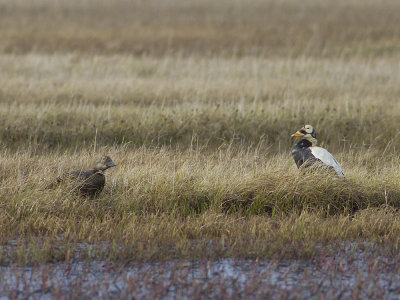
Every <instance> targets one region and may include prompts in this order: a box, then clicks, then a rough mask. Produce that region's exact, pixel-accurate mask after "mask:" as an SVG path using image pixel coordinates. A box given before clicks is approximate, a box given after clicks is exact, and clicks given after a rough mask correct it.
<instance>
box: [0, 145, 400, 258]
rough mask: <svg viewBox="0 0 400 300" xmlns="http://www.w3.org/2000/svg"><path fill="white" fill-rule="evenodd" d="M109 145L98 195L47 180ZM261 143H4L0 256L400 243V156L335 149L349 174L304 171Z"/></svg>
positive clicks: (236, 252)
mask: <svg viewBox="0 0 400 300" xmlns="http://www.w3.org/2000/svg"><path fill="white" fill-rule="evenodd" d="M102 152H107V153H108V154H109V155H111V157H113V158H114V161H115V162H116V163H117V164H118V167H117V168H114V169H111V170H109V171H108V172H107V173H108V174H107V178H108V182H107V186H106V189H105V191H104V192H103V193H102V194H101V195H100V196H98V197H97V198H95V199H93V198H82V197H79V196H78V195H76V194H75V193H72V192H71V190H70V187H69V186H64V185H61V186H60V187H59V188H56V189H54V190H47V189H44V187H45V186H46V185H47V184H48V183H49V182H51V181H52V180H54V178H55V177H56V176H57V175H59V174H60V173H61V172H62V171H68V170H71V169H73V168H74V167H75V168H78V167H79V166H81V165H89V164H90V163H91V157H92V156H95V157H97V156H99V155H100V153H102ZM256 154H257V153H255V152H249V151H239V150H238V151H236V152H235V151H233V150H232V149H230V150H229V149H228V150H219V151H216V152H215V153H209V152H207V153H202V152H201V151H199V150H198V151H193V150H187V151H178V150H170V149H167V148H162V149H148V148H144V147H143V148H141V149H137V150H135V151H131V150H126V149H120V148H114V149H101V151H100V152H98V153H92V154H91V155H88V154H85V153H82V152H79V153H75V154H64V155H60V154H58V153H53V154H46V155H45V156H44V155H38V154H31V153H17V154H7V153H4V152H3V153H2V160H1V161H2V162H3V163H2V165H1V170H2V173H1V180H2V181H1V185H2V189H1V190H0V201H1V202H0V203H1V208H2V209H1V218H0V219H1V228H2V230H1V232H0V241H1V243H2V245H3V247H2V255H1V259H2V261H3V263H9V262H14V263H19V264H29V263H32V262H51V261H64V260H70V259H76V258H80V259H89V260H92V259H105V260H112V261H115V260H116V261H130V260H154V259H155V260H160V259H166V258H200V257H210V258H218V257H238V258H288V257H292V258H293V257H299V258H310V257H314V256H316V255H318V253H321V251H328V250H329V249H331V250H332V251H333V250H335V249H337V247H339V246H340V245H342V243H343V242H348V241H355V242H357V241H371V242H374V243H378V244H381V245H383V246H382V247H384V248H385V249H387V251H389V252H390V253H396V252H397V249H398V242H399V238H398V230H399V226H400V221H399V217H398V215H397V210H396V209H397V208H398V207H399V206H400V185H399V183H398V180H397V179H398V173H399V168H398V163H399V162H398V158H396V157H393V158H392V160H391V161H386V162H385V161H383V160H382V165H384V168H383V169H382V170H376V169H371V166H369V165H368V164H365V165H362V164H357V163H358V162H359V161H358V162H357V159H356V158H355V157H347V158H344V157H343V155H341V154H339V155H338V157H339V159H340V158H342V157H343V158H342V160H343V167H344V171H345V173H346V175H347V177H346V179H343V180H342V179H338V178H332V177H331V176H329V175H327V174H325V173H324V172H323V170H322V171H321V170H315V172H311V173H304V174H302V173H299V171H298V170H297V169H296V167H295V166H294V164H293V162H292V160H291V158H290V156H289V154H286V155H275V156H271V157H259V156H257V155H256ZM358 155H359V154H358ZM365 155H367V154H365ZM117 158H118V159H117ZM327 249H328V250H327Z"/></svg>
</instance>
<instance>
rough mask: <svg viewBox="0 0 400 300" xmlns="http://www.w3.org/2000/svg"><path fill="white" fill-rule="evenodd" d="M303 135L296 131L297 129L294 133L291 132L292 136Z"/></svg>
mask: <svg viewBox="0 0 400 300" xmlns="http://www.w3.org/2000/svg"><path fill="white" fill-rule="evenodd" d="M303 135H304V134H302V133H300V132H298V131H297V132H296V133H293V134H292V136H303Z"/></svg>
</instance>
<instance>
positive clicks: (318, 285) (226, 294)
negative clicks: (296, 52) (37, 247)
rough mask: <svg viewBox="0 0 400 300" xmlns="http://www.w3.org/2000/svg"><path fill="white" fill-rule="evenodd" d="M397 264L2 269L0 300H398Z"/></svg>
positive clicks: (384, 259) (329, 261)
mask: <svg viewBox="0 0 400 300" xmlns="http://www.w3.org/2000/svg"><path fill="white" fill-rule="evenodd" d="M399 271H400V265H399V262H398V257H395V256H385V255H376V253H375V252H372V251H369V250H357V251H354V250H353V249H352V247H351V246H348V245H347V246H345V247H343V248H342V249H341V250H340V251H338V252H337V254H336V255H333V256H321V257H318V258H314V259H313V260H281V261H276V260H247V259H239V260H235V259H232V258H225V259H219V260H205V259H204V260H202V259H198V260H192V261H190V260H167V261H164V262H152V263H148V262H147V263H131V264H129V265H121V264H111V263H105V262H101V261H92V262H71V263H58V264H45V265H40V266H36V267H35V266H34V267H10V266H3V267H0V295H1V296H0V300H3V299H4V300H5V299H11V298H17V299H25V298H30V299H55V298H61V297H62V296H65V297H67V298H82V297H85V298H87V297H96V298H132V297H135V298H141V299H142V298H143V299H154V298H161V299H174V298H179V299H192V298H216V299H227V298H234V299H235V298H244V297H248V298H259V299H261V298H271V299H299V298H300V299H301V298H302V299H317V298H320V297H323V298H324V299H326V298H354V299H399V297H400V272H399Z"/></svg>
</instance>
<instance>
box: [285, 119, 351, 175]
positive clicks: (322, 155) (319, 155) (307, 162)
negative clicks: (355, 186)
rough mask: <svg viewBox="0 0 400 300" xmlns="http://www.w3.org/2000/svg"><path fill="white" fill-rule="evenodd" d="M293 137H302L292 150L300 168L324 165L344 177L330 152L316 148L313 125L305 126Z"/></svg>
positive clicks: (315, 135)
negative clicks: (317, 164)
mask: <svg viewBox="0 0 400 300" xmlns="http://www.w3.org/2000/svg"><path fill="white" fill-rule="evenodd" d="M292 136H296V137H302V139H301V140H300V141H299V142H298V143H296V144H295V145H294V148H293V150H292V155H293V159H294V161H295V163H296V165H297V167H298V168H300V167H301V166H302V165H303V164H304V167H309V166H311V165H313V164H315V163H322V164H323V165H326V166H329V167H331V168H332V169H334V170H335V172H336V174H337V175H338V176H339V177H344V173H343V171H342V168H341V167H340V164H339V163H338V162H337V160H336V159H335V158H334V157H333V155H332V154H330V153H329V152H328V150H326V149H324V148H321V147H317V146H316V145H317V134H316V133H315V129H314V128H313V127H312V126H311V125H305V126H304V127H303V128H301V129H300V130H299V131H297V132H296V133H294V134H292Z"/></svg>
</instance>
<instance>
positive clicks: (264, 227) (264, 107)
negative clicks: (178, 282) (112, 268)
mask: <svg viewBox="0 0 400 300" xmlns="http://www.w3.org/2000/svg"><path fill="white" fill-rule="evenodd" d="M399 9H400V2H398V1H395V0H385V1H372V0H366V1H361V0H351V1H344V0H343V1H342V0H340V1H317V0H315V1H314V0H313V1H311V0H308V1H294V0H285V1H279V2H278V1H261V0H255V1H252V2H251V3H248V1H245V0H234V1H228V0H222V1H209V0H206V1H196V0H190V1H183V0H182V1H181V0H168V1H156V0H151V1H124V0H118V1H112V2H111V1H94V0H87V1H50V0H34V1H27V0H19V1H12V2H11V1H0V36H1V38H0V82H1V86H0V114H1V116H0V125H1V126H0V128H1V130H0V180H1V181H0V228H1V230H0V242H1V244H2V245H3V246H4V248H3V249H8V248H7V247H6V246H10V247H13V248H12V249H14V250H13V251H6V250H4V251H1V256H0V261H1V262H2V263H3V264H7V263H17V264H22V265H24V264H31V263H35V262H40V263H41V262H54V261H68V260H69V259H72V258H73V257H74V256H75V255H76V249H77V247H78V246H77V245H78V244H79V243H88V244H90V245H95V246H93V247H95V248H96V245H99V247H98V249H97V248H96V249H97V251H92V250H91V251H86V252H85V251H83V253H80V254H79V255H80V258H81V259H89V260H90V259H107V260H116V261H132V260H154V259H156V260H157V259H163V258H172V257H176V258H182V257H183V258H199V257H207V258H211V257H252V258H282V257H286V258H293V257H295V258H297V257H301V258H312V257H315V256H317V255H319V253H321V252H324V251H325V252H326V251H331V249H333V248H334V245H336V244H340V243H341V242H344V241H373V242H376V243H378V244H379V245H382V249H386V250H388V251H389V252H390V253H392V254H396V253H398V247H399V238H400V235H399V229H400V218H399V215H398V213H397V209H398V208H399V207H400V181H399V179H400V158H399V155H398V151H399V148H400V135H399V128H400V102H399V97H400V68H399V67H400V65H399V58H400V52H399V50H400V21H399V18H398V11H399ZM305 123H309V124H312V125H313V126H314V127H315V128H316V130H317V134H318V138H319V141H320V144H321V145H322V146H324V147H326V148H327V149H328V150H329V151H330V152H331V153H333V154H334V156H335V157H336V158H337V159H338V160H339V162H341V164H342V167H343V170H344V172H345V174H346V180H344V181H342V180H332V178H331V177H330V176H329V175H326V174H323V172H317V173H316V174H301V173H299V171H298V170H297V168H296V166H295V164H294V162H293V160H292V157H291V155H290V151H291V148H292V146H293V144H294V140H293V139H292V138H291V137H290V135H291V134H292V133H294V132H295V131H296V130H298V129H299V128H300V127H301V126H302V125H304V124H305ZM103 154H108V155H110V156H111V157H112V158H113V160H114V162H115V163H116V164H117V165H118V167H117V168H113V169H111V170H109V171H107V174H106V177H107V185H106V188H105V190H104V191H103V193H102V194H100V195H99V196H98V197H97V198H95V199H90V198H88V199H82V198H80V197H77V196H76V195H75V194H73V193H70V191H69V190H68V189H66V188H64V187H60V188H58V189H55V190H46V189H44V187H45V186H46V185H47V184H48V183H49V182H51V181H52V180H54V178H56V177H57V176H58V175H60V174H62V173H63V172H65V171H70V170H73V169H77V168H78V169H79V168H81V167H85V168H86V167H87V168H88V167H91V166H92V165H93V163H94V162H95V161H96V160H97V159H98V158H99V157H100V156H101V155H103ZM104 243H105V244H104ZM104 245H108V246H107V247H104ZM89 252H90V253H89Z"/></svg>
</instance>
